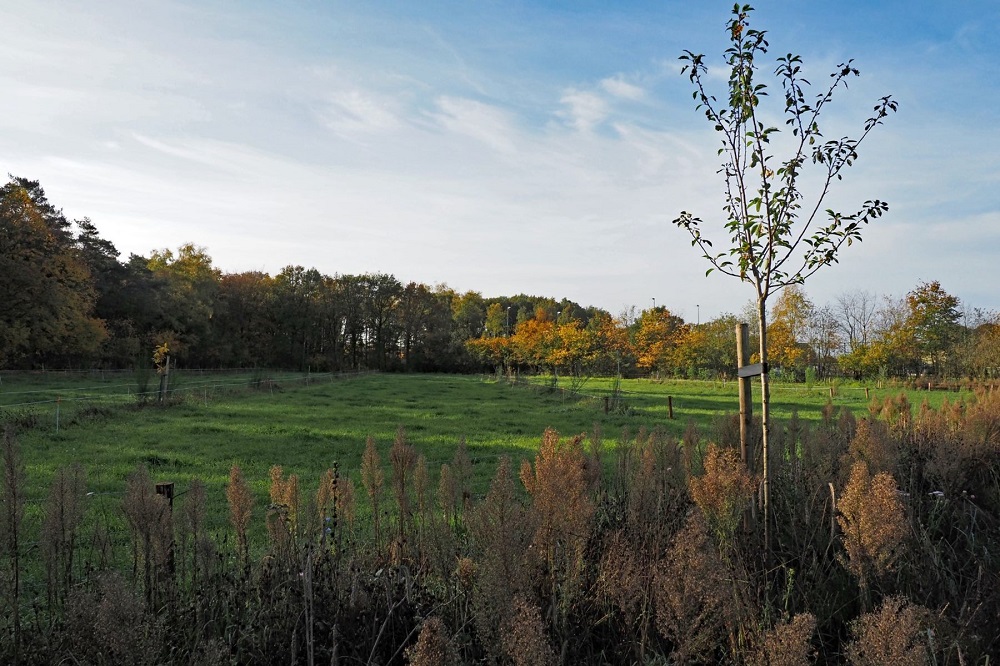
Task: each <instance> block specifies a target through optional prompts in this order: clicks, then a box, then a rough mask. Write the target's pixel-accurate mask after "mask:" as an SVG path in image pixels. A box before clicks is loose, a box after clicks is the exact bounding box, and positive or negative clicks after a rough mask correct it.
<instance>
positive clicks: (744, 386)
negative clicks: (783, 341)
mask: <svg viewBox="0 0 1000 666" xmlns="http://www.w3.org/2000/svg"><path fill="white" fill-rule="evenodd" d="M748 365H750V328H749V327H748V326H747V325H746V324H737V325H736V368H737V375H738V376H739V382H740V456H741V458H742V459H743V464H744V465H746V467H747V470H749V471H750V472H751V473H753V468H754V466H753V448H752V447H751V446H749V445H748V443H747V438H748V437H749V434H750V427H751V422H752V420H753V402H752V401H753V389H752V387H751V386H750V382H751V381H752V379H751V377H749V376H746V377H744V376H743V374H744V373H741V372H739V370H741V369H742V368H744V367H745V366H748Z"/></svg>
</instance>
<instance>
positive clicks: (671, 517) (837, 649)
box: [0, 374, 1000, 664]
mask: <svg viewBox="0 0 1000 666" xmlns="http://www.w3.org/2000/svg"><path fill="white" fill-rule="evenodd" d="M56 377H59V376H58V375H57V376H56ZM65 379H66V376H62V380H63V381H60V382H58V383H57V382H54V381H53V378H52V377H49V378H47V379H45V380H40V379H39V378H38V377H37V376H22V377H12V376H9V375H5V376H4V377H3V383H2V385H0V388H2V391H0V409H2V410H3V413H4V416H5V419H6V420H7V421H8V422H9V424H10V425H11V426H12V427H9V428H7V429H6V430H5V433H4V470H5V476H4V495H3V503H2V505H0V507H2V508H3V513H4V521H3V522H4V529H3V530H2V531H0V536H2V537H3V539H2V541H3V550H2V551H0V554H2V555H3V559H2V560H0V562H2V564H3V568H2V575H3V585H4V587H3V592H4V600H5V602H6V603H8V607H9V608H11V609H18V610H17V612H11V613H8V614H6V615H5V616H4V617H3V618H0V623H2V626H0V631H2V632H3V633H2V634H0V637H2V639H3V642H2V646H0V657H2V658H3V660H4V661H5V662H11V663H15V662H16V663H51V662H54V661H63V660H68V661H70V662H77V663H125V662H129V663H151V664H155V663H177V662H183V663H209V662H212V663H306V664H314V663H318V662H321V663H336V664H351V663H381V664H387V663H414V664H442V663H513V664H549V663H553V664H554V663H635V664H657V663H663V664H666V663H719V662H727V663H760V664H793V663H803V664H805V663H814V662H818V663H842V662H845V661H846V662H850V663H854V664H875V663H956V664H958V663H980V664H985V663H988V660H989V659H990V658H991V657H992V658H993V659H994V660H995V659H996V651H997V649H998V640H997V638H996V631H995V628H996V626H997V613H998V612H1000V576H998V571H1000V566H998V557H1000V538H998V533H1000V522H998V519H997V516H998V514H997V509H998V507H1000V396H998V395H996V394H994V393H992V392H990V391H988V390H979V391H978V392H975V393H973V392H969V391H965V392H954V391H926V390H925V391H913V390H910V391H903V390H902V389H901V388H899V387H888V388H884V389H877V390H876V389H875V388H872V387H868V391H867V395H868V397H867V398H866V390H865V389H866V387H865V386H863V385H857V386H852V385H846V384H838V385H836V386H834V387H833V389H832V392H831V388H830V385H827V384H823V385H816V386H812V387H809V386H804V385H802V384H788V385H784V384H776V385H774V387H773V391H772V399H773V405H774V409H775V414H776V415H777V418H778V420H779V425H778V426H777V428H776V433H775V440H774V441H775V448H774V449H773V452H774V453H773V454H772V457H773V459H772V463H771V464H772V470H776V471H775V472H773V474H774V480H773V483H774V490H773V497H774V498H775V525H774V528H773V537H772V538H773V543H772V545H771V548H770V549H766V548H765V547H764V544H763V542H762V539H761V534H760V532H761V530H760V517H759V515H758V514H759V507H758V503H757V484H758V482H759V476H758V474H757V472H756V471H750V472H748V471H747V470H746V469H745V468H743V467H741V465H740V463H739V459H738V453H735V451H738V442H737V441H734V436H735V433H736V432H737V430H736V428H735V419H734V418H733V416H732V414H733V412H734V411H735V409H736V386H735V384H734V383H732V382H729V383H725V382H694V381H690V382H688V381H663V382H658V381H650V380H624V381H621V382H614V381H612V380H599V379H593V380H590V381H589V382H587V383H586V384H584V385H583V386H582V387H581V386H579V385H578V384H579V382H576V383H575V384H574V382H572V381H571V380H566V381H563V382H559V383H556V382H554V381H552V380H551V379H543V378H533V379H529V380H526V381H519V382H515V383H511V382H509V381H506V380H505V379H503V378H496V377H490V378H482V377H471V376H461V375H384V374H367V375H358V376H335V375H305V376H303V375H301V374H299V375H293V374H288V375H284V376H277V375H268V376H262V375H259V374H258V375H254V376H250V377H235V378H226V379H225V380H223V378H219V377H214V378H211V382H212V383H211V386H212V387H213V389H212V390H209V385H210V384H209V383H204V382H205V381H206V380H203V379H202V378H201V377H198V376H196V375H193V374H192V375H190V376H186V375H183V374H179V375H178V376H177V377H175V378H174V381H175V382H176V383H175V384H174V386H175V387H177V391H176V393H173V394H171V395H169V396H168V398H167V400H166V404H164V405H158V404H156V402H155V401H154V400H143V401H142V402H141V404H140V402H139V401H137V400H136V398H135V397H134V396H132V395H131V394H132V393H134V391H132V390H131V389H127V392H126V397H125V399H124V400H123V399H121V396H120V395H117V393H118V392H119V389H121V387H122V380H121V378H110V379H109V378H101V379H99V378H97V377H95V376H81V377H80V378H78V379H76V380H73V381H69V382H67V381H65ZM115 382H117V383H115ZM112 385H114V386H116V387H117V388H116V389H114V390H111V389H110V388H109V387H110V386H112ZM102 386H104V387H105V388H108V390H107V391H103V392H102V391H99V390H98V389H99V388H101V387H102ZM571 386H572V387H573V388H576V389H578V391H576V392H574V391H571V390H569V389H570V388H571ZM185 387H186V390H182V389H185ZM74 389H81V390H79V391H75V392H74V391H73V390H74ZM25 391H34V392H36V393H31V394H27V395H31V396H34V397H35V398H41V399H39V400H35V401H34V402H35V403H36V405H35V406H34V407H30V406H29V407H27V408H26V407H25V404H24V403H26V402H28V400H26V399H25V395H26V394H25ZM71 392H73V393H74V394H75V395H78V396H79V395H86V396H89V397H88V398H84V399H76V400H72V401H70V400H66V401H65V402H60V403H58V404H59V409H60V412H59V427H58V430H57V429H56V426H55V413H54V411H53V409H52V403H50V402H43V400H48V399H49V398H51V397H53V396H55V397H60V396H62V395H68V394H70V393H71ZM112 394H114V395H115V396H116V397H113V398H110V397H108V396H109V395H112ZM100 396H104V397H100ZM605 398H607V400H606V399H605ZM671 406H672V409H673V416H674V418H673V419H671V418H670V411H669V410H670V407H671ZM560 433H561V434H560ZM77 465H78V466H77ZM162 481H170V482H173V483H174V484H175V486H174V495H175V496H174V498H173V502H172V505H171V504H169V503H168V502H167V500H166V499H165V498H164V497H163V496H160V495H157V494H156V493H155V492H154V488H153V486H154V483H155V482H162ZM907 660H909V661H907Z"/></svg>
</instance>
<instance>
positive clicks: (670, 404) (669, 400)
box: [667, 395, 674, 421]
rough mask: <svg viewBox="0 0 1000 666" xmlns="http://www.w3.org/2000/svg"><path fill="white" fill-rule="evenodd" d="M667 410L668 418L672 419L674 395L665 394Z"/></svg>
mask: <svg viewBox="0 0 1000 666" xmlns="http://www.w3.org/2000/svg"><path fill="white" fill-rule="evenodd" d="M667 411H668V412H669V413H670V420H671V421H673V420H674V397H673V396H672V395H668V396H667Z"/></svg>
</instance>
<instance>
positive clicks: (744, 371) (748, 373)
mask: <svg viewBox="0 0 1000 666" xmlns="http://www.w3.org/2000/svg"><path fill="white" fill-rule="evenodd" d="M766 372H767V366H766V365H764V364H763V363H751V364H750V365H745V366H743V367H742V368H739V369H738V370H737V373H738V374H739V376H740V377H756V376H757V375H762V374H764V373H766Z"/></svg>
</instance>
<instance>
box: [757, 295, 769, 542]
mask: <svg viewBox="0 0 1000 666" xmlns="http://www.w3.org/2000/svg"><path fill="white" fill-rule="evenodd" d="M757 327H758V330H759V331H760V363H761V369H762V372H761V373H760V421H761V440H760V441H761V449H762V450H761V458H762V459H763V465H764V479H763V491H764V492H763V494H764V555H765V557H766V558H767V559H768V560H770V559H771V473H770V472H771V461H770V456H769V455H768V428H769V426H770V420H771V419H770V417H771V410H770V404H771V393H770V382H769V381H768V378H767V374H768V372H767V371H768V368H767V301H766V300H765V297H764V296H763V295H762V296H758V298H757Z"/></svg>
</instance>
